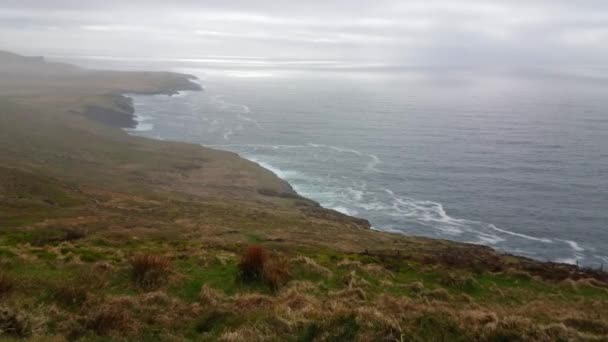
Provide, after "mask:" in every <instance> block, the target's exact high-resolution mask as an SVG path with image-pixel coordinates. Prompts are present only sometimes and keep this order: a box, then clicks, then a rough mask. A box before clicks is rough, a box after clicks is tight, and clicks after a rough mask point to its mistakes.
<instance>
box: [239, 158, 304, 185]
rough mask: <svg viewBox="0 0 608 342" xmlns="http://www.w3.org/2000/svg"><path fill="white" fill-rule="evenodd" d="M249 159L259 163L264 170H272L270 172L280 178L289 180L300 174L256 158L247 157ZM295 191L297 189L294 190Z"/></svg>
mask: <svg viewBox="0 0 608 342" xmlns="http://www.w3.org/2000/svg"><path fill="white" fill-rule="evenodd" d="M247 159H249V160H251V161H252V162H254V163H257V164H259V165H260V166H261V167H263V168H265V169H266V170H270V171H272V173H274V174H275V175H277V176H278V177H279V178H281V179H285V180H289V179H293V178H296V177H297V176H299V175H300V173H299V172H297V171H291V170H281V169H279V168H277V167H274V166H272V165H270V164H268V163H266V162H263V161H260V160H258V159H256V158H247ZM296 191H297V190H296Z"/></svg>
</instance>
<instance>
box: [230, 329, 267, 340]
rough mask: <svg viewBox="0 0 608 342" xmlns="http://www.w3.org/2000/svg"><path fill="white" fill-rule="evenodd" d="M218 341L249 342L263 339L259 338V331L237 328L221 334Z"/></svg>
mask: <svg viewBox="0 0 608 342" xmlns="http://www.w3.org/2000/svg"><path fill="white" fill-rule="evenodd" d="M219 340H220V341H226V342H250V341H260V340H263V339H262V337H261V336H260V333H259V331H256V330H254V329H253V328H238V329H237V330H233V331H227V332H225V333H223V334H222V335H221V336H220V338H219Z"/></svg>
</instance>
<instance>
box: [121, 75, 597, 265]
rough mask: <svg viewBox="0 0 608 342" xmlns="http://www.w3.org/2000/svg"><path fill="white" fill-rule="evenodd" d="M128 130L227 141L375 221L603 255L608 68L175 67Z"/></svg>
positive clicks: (513, 248)
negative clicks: (191, 83)
mask: <svg viewBox="0 0 608 342" xmlns="http://www.w3.org/2000/svg"><path fill="white" fill-rule="evenodd" d="M179 71H185V72H188V73H191V74H194V75H197V76H198V77H199V78H200V80H201V83H202V85H203V87H204V91H202V92H184V93H180V94H179V95H176V96H172V97H169V96H134V104H135V109H136V114H137V118H138V122H139V125H138V127H137V128H136V129H133V130H131V133H132V134H137V135H141V136H146V137H152V138H157V139H166V140H178V141H186V142H192V143H196V144H201V145H204V146H209V147H213V148H216V149H222V150H229V151H234V152H237V153H239V154H240V155H241V156H243V157H245V158H248V159H250V160H253V161H256V162H258V163H259V164H260V165H262V166H264V167H266V168H268V169H270V170H272V171H274V172H275V173H276V174H277V175H278V176H280V177H282V178H284V179H286V180H287V181H289V182H290V183H291V184H292V185H293V187H294V188H295V189H296V191H298V192H299V193H300V194H302V195H304V196H306V197H309V198H311V199H314V200H316V201H318V202H320V203H321V204H322V205H323V206H325V207H328V208H333V209H335V210H338V211H341V212H343V213H346V214H350V215H354V216H358V217H363V218H366V219H368V220H369V221H370V222H371V223H372V225H373V228H374V229H377V230H384V231H391V232H398V233H403V234H411V235H422V236H428V237H434V238H443V239H450V240H456V241H463V242H471V243H477V244H484V245H489V246H491V247H494V248H496V249H499V250H501V251H505V252H508V253H513V254H518V255H523V256H527V257H531V258H535V259H539V260H552V261H558V262H566V263H578V264H581V265H586V266H592V267H598V266H600V265H602V264H603V263H608V95H607V94H608V78H602V77H600V76H598V73H595V72H591V73H590V72H589V71H585V70H573V71H572V72H570V71H568V72H565V71H563V70H561V71H555V70H546V69H545V70H533V69H529V70H485V71H480V70H471V69H447V68H446V69H400V70H380V71H378V70H375V71H374V70H367V71H364V70H358V71H352V70H339V71H336V70H312V71H297V70H291V71H290V70H272V69H263V70H255V69H253V70H251V69H244V70H228V71H222V70H221V69H205V68H193V67H190V68H187V69H184V68H182V69H179Z"/></svg>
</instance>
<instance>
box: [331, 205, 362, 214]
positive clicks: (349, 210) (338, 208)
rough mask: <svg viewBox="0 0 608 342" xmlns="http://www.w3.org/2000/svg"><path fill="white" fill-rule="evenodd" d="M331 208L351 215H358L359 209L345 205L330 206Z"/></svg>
mask: <svg viewBox="0 0 608 342" xmlns="http://www.w3.org/2000/svg"><path fill="white" fill-rule="evenodd" d="M329 209H332V210H335V211H337V212H340V213H342V214H344V215H350V216H355V215H357V214H358V213H357V211H356V210H353V209H348V208H346V207H343V206H334V207H330V208H329Z"/></svg>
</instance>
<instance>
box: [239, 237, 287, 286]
mask: <svg viewBox="0 0 608 342" xmlns="http://www.w3.org/2000/svg"><path fill="white" fill-rule="evenodd" d="M288 267H289V266H288V261H287V260H286V259H285V258H283V257H280V256H277V255H273V254H269V253H268V252H267V251H266V250H265V249H264V248H262V247H258V246H250V247H248V248H247V250H246V251H245V253H244V254H243V256H242V257H241V261H240V262H239V275H238V278H239V279H240V280H241V281H244V282H263V283H264V284H266V285H267V286H268V287H269V288H270V289H271V290H273V291H276V290H278V289H279V288H280V287H281V286H282V285H283V284H284V283H285V282H286V281H287V278H288V277H289V268H288Z"/></svg>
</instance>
